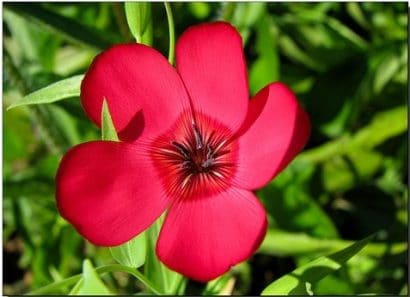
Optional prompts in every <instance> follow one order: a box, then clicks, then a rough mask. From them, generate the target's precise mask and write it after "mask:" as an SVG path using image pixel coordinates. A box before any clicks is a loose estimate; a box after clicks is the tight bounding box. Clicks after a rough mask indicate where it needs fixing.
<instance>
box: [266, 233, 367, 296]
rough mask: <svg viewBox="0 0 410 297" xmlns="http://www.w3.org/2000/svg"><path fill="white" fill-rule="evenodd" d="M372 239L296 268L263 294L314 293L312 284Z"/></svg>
mask: <svg viewBox="0 0 410 297" xmlns="http://www.w3.org/2000/svg"><path fill="white" fill-rule="evenodd" d="M371 239H372V237H371V236H369V237H367V238H365V239H363V240H361V241H358V242H356V243H354V244H352V245H351V246H349V247H347V248H345V249H343V250H341V251H339V252H336V253H334V254H331V255H329V256H324V257H320V258H317V259H316V260H313V261H312V262H310V263H308V264H306V265H303V266H301V267H298V268H296V269H295V270H293V271H292V272H291V273H288V274H286V275H284V276H282V277H281V278H279V279H278V280H276V281H274V282H273V283H271V284H270V285H269V286H267V287H266V288H265V289H264V290H263V292H262V294H261V295H312V293H313V292H314V289H313V292H312V286H313V287H314V285H315V283H316V282H318V281H319V280H321V279H322V278H324V277H325V276H326V275H328V274H330V273H332V272H334V271H336V270H338V269H340V268H341V267H342V266H343V265H344V264H345V263H346V262H347V261H348V260H349V259H350V258H352V257H353V256H354V255H356V254H357V253H358V252H360V251H361V250H362V249H363V248H364V247H365V246H366V245H367V244H368V243H369V241H370V240H371Z"/></svg>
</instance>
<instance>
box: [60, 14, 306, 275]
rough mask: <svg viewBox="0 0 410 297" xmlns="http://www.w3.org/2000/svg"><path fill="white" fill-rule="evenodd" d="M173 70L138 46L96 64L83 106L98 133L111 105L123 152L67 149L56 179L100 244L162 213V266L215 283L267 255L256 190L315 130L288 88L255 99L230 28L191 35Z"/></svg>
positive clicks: (96, 144)
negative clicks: (260, 251) (260, 250)
mask: <svg viewBox="0 0 410 297" xmlns="http://www.w3.org/2000/svg"><path fill="white" fill-rule="evenodd" d="M176 65H177V66H176V69H175V68H173V67H172V66H171V65H170V64H169V63H168V62H167V60H166V59H165V58H164V57H163V56H162V55H161V54H160V53H158V52H157V51H155V50H154V49H152V48H150V47H147V46H144V45H140V44H127V45H117V46H114V47H112V48H110V49H108V50H106V51H105V52H103V53H102V54H100V55H99V56H98V57H97V58H95V60H94V62H93V63H92V65H91V66H90V69H89V71H88V73H87V74H86V76H85V78H84V80H83V82H82V86H81V102H82V105H83V107H84V109H85V111H86V113H87V115H88V116H89V118H90V119H91V120H92V121H93V122H95V123H96V124H97V125H98V126H100V125H101V119H100V118H101V109H102V102H103V99H104V98H105V99H106V100H107V103H108V106H109V109H110V112H111V115H112V118H113V122H114V125H115V127H116V130H117V132H118V135H119V137H120V139H121V140H122V142H111V141H92V142H88V143H83V144H80V145H78V146H76V147H74V148H73V149H71V150H70V151H69V152H68V153H67V154H66V155H65V156H64V158H63V160H62V161H61V164H60V168H59V170H58V174H57V203H58V208H59V210H60V212H61V215H62V216H63V217H64V218H66V219H67V220H68V221H69V222H70V223H72V224H73V225H74V226H75V228H76V229H77V230H78V232H80V233H81V234H82V235H83V236H84V237H85V238H87V239H88V240H89V241H91V242H92V243H94V244H97V245H101V246H115V245H119V244H121V243H124V242H126V241H128V240H130V239H131V238H133V237H134V236H136V235H138V234H139V233H140V232H142V231H143V230H145V229H146V228H147V227H149V226H150V225H151V224H152V223H153V222H154V221H155V219H157V218H158V217H159V216H160V215H161V214H162V213H163V212H164V211H165V210H167V215H166V219H165V221H164V225H163V226H162V230H161V233H160V235H159V239H158V242H157V247H156V251H157V255H158V257H159V258H160V259H161V261H163V262H164V263H165V264H166V265H167V266H169V267H170V268H171V269H173V270H176V271H178V272H180V273H182V274H184V275H186V276H188V277H190V278H193V279H196V280H199V281H208V280H210V279H213V278H215V277H217V276H219V275H221V274H222V273H224V272H226V271H227V270H228V269H229V268H230V267H231V266H232V265H234V264H236V263H238V262H241V261H243V260H245V259H246V258H248V257H249V256H250V255H251V254H252V253H253V252H254V251H255V250H256V249H257V247H258V246H259V245H260V243H261V241H262V239H263V237H264V235H265V232H266V215H265V211H264V209H263V207H262V205H261V204H260V202H259V201H258V199H257V198H256V197H255V195H254V194H253V193H252V190H255V189H257V188H260V187H262V186H264V185H266V184H267V183H268V182H269V181H270V180H271V179H272V178H273V177H274V176H276V175H277V174H278V173H279V172H280V171H281V170H282V169H283V168H284V167H285V166H286V165H287V164H288V163H289V162H290V161H291V160H292V159H293V157H294V156H295V155H296V154H297V153H298V152H299V151H300V150H301V148H302V147H303V146H304V144H305V143H306V141H307V138H308V134H309V131H310V124H309V120H308V117H307V115H306V113H305V112H304V111H303V110H302V109H301V107H300V106H299V104H298V102H297V101H296V98H295V96H294V94H293V93H292V92H291V91H290V90H289V89H288V88H287V87H286V86H285V85H283V84H281V83H273V84H270V85H268V86H267V87H265V88H264V89H263V90H261V91H260V92H259V93H258V94H257V95H256V96H255V97H254V98H252V99H251V100H250V101H249V97H248V96H249V95H248V94H249V91H248V83H247V74H246V65H245V59H244V56H243V52H242V41H241V38H240V36H239V34H238V33H237V31H236V30H235V29H234V28H233V27H232V26H230V25H229V24H226V23H221V22H218V23H210V24H203V25H198V26H193V27H191V28H189V29H188V30H187V31H186V32H185V33H184V34H183V35H182V36H181V38H180V39H179V41H178V43H177V46H176Z"/></svg>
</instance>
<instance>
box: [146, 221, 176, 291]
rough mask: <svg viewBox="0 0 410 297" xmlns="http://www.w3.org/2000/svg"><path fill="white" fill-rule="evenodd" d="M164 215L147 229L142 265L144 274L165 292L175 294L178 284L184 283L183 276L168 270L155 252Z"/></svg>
mask: <svg viewBox="0 0 410 297" xmlns="http://www.w3.org/2000/svg"><path fill="white" fill-rule="evenodd" d="M163 220H164V216H161V217H160V218H158V219H157V220H156V221H155V223H153V224H152V225H151V227H149V229H147V231H146V232H147V258H146V262H145V265H144V274H145V275H146V276H147V278H148V279H150V280H151V281H152V282H153V283H155V284H156V285H157V286H160V288H159V289H160V290H161V291H162V292H164V293H165V294H168V295H172V294H176V293H177V292H178V290H179V288H180V286H183V285H184V283H183V282H184V278H183V276H182V275H181V274H179V273H177V272H175V271H172V270H170V269H169V268H167V267H166V266H165V265H164V264H163V263H162V262H161V261H159V259H158V257H157V255H156V253H155V244H156V242H157V239H158V235H159V231H160V228H161V226H162V222H163Z"/></svg>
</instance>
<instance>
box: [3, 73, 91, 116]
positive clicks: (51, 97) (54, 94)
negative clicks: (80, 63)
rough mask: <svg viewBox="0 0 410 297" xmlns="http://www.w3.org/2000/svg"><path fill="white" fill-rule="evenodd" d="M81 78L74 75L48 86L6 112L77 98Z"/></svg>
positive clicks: (21, 100) (26, 97)
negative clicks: (20, 107)
mask: <svg viewBox="0 0 410 297" xmlns="http://www.w3.org/2000/svg"><path fill="white" fill-rule="evenodd" d="M83 77H84V76H83V75H76V76H73V77H70V78H66V79H63V80H60V81H58V82H56V83H53V84H51V85H48V86H47V87H45V88H42V89H40V90H37V91H35V92H33V93H31V94H28V95H27V96H24V97H23V98H21V99H20V100H18V101H16V102H14V103H13V104H11V105H10V106H9V107H8V108H7V110H9V109H11V108H14V107H17V106H22V105H32V104H45V103H52V102H56V101H59V100H63V99H67V98H72V97H78V96H80V86H81V81H82V80H83Z"/></svg>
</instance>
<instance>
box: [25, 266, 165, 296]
mask: <svg viewBox="0 0 410 297" xmlns="http://www.w3.org/2000/svg"><path fill="white" fill-rule="evenodd" d="M95 270H96V271H97V273H98V274H105V273H108V272H115V271H120V272H125V273H129V274H131V275H132V276H134V277H135V278H136V279H138V280H139V281H140V282H142V283H143V284H144V285H145V286H146V287H147V288H149V289H150V290H151V291H152V292H153V293H154V294H156V295H162V294H163V293H162V292H160V290H158V289H157V288H156V287H155V285H154V284H152V283H151V282H150V281H149V280H148V279H147V278H146V277H145V276H144V275H143V274H142V273H141V272H139V271H138V270H136V269H134V268H131V267H128V266H124V265H121V264H112V265H106V266H101V267H98V268H96V269H95ZM81 277H82V274H77V275H74V276H71V277H69V278H66V279H64V280H61V281H58V282H55V283H52V284H50V285H48V286H45V287H42V288H39V289H37V290H34V291H32V292H30V293H29V295H38V294H46V293H50V292H52V291H55V290H56V289H58V288H60V287H63V286H70V285H74V284H75V283H77V282H78V281H79V280H80V279H81Z"/></svg>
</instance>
